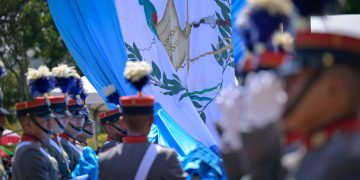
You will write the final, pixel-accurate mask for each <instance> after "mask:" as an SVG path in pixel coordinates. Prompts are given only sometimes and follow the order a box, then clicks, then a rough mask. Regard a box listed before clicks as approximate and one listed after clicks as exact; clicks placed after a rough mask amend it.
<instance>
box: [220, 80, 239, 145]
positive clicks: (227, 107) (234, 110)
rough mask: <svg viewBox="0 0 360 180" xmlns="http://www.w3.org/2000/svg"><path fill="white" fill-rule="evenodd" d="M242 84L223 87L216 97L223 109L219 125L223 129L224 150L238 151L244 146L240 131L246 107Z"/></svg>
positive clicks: (222, 142) (222, 141)
mask: <svg viewBox="0 0 360 180" xmlns="http://www.w3.org/2000/svg"><path fill="white" fill-rule="evenodd" d="M242 94H243V89H242V87H241V86H231V87H227V88H225V89H223V90H222V91H221V92H220V95H219V96H218V97H217V99H216V103H217V104H218V105H219V108H220V111H221V119H220V120H219V125H220V126H221V128H222V130H223V134H222V136H221V143H220V148H221V149H222V151H223V152H224V151H237V150H240V149H241V148H242V141H241V139H240V136H239V133H240V131H239V130H240V128H239V119H240V118H241V113H242V109H244V108H245V104H244V101H243V100H242V99H243V96H242Z"/></svg>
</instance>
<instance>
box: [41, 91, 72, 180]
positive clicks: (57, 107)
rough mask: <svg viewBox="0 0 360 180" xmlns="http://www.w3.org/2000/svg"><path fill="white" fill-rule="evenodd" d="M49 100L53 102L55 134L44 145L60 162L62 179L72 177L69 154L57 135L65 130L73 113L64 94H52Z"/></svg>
mask: <svg viewBox="0 0 360 180" xmlns="http://www.w3.org/2000/svg"><path fill="white" fill-rule="evenodd" d="M49 100H50V103H51V106H50V107H51V110H52V112H53V114H54V115H55V121H53V123H52V127H53V128H52V129H53V131H54V133H55V134H53V135H52V136H51V138H50V139H49V141H47V142H46V143H44V146H45V147H46V149H47V150H48V153H49V154H50V155H51V156H52V157H54V158H55V159H56V161H57V162H58V165H59V172H60V175H61V178H60V179H68V178H69V177H70V176H69V174H70V168H69V163H70V160H69V156H68V155H67V153H66V152H65V150H64V149H63V147H62V146H61V144H60V142H59V138H58V136H57V135H58V134H61V133H63V132H64V128H65V126H66V124H67V123H68V119H69V117H70V116H71V114H70V112H69V111H68V109H67V102H66V98H65V97H64V96H51V97H49Z"/></svg>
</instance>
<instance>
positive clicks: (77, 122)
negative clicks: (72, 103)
mask: <svg viewBox="0 0 360 180" xmlns="http://www.w3.org/2000/svg"><path fill="white" fill-rule="evenodd" d="M70 122H71V124H72V125H73V126H75V127H79V128H82V127H84V123H85V119H84V117H83V116H80V117H72V118H71V119H70Z"/></svg>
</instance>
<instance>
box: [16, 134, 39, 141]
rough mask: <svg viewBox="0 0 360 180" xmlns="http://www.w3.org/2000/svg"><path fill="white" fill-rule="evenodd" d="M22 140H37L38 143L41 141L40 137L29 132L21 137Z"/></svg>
mask: <svg viewBox="0 0 360 180" xmlns="http://www.w3.org/2000/svg"><path fill="white" fill-rule="evenodd" d="M21 141H32V142H37V143H41V141H40V139H39V138H37V137H35V136H32V135H28V134H24V135H23V136H22V137H21Z"/></svg>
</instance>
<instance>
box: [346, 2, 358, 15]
mask: <svg viewBox="0 0 360 180" xmlns="http://www.w3.org/2000/svg"><path fill="white" fill-rule="evenodd" d="M343 11H344V12H343V13H345V14H359V13H360V1H359V0H347V1H346V6H345V8H344V10H343Z"/></svg>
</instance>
